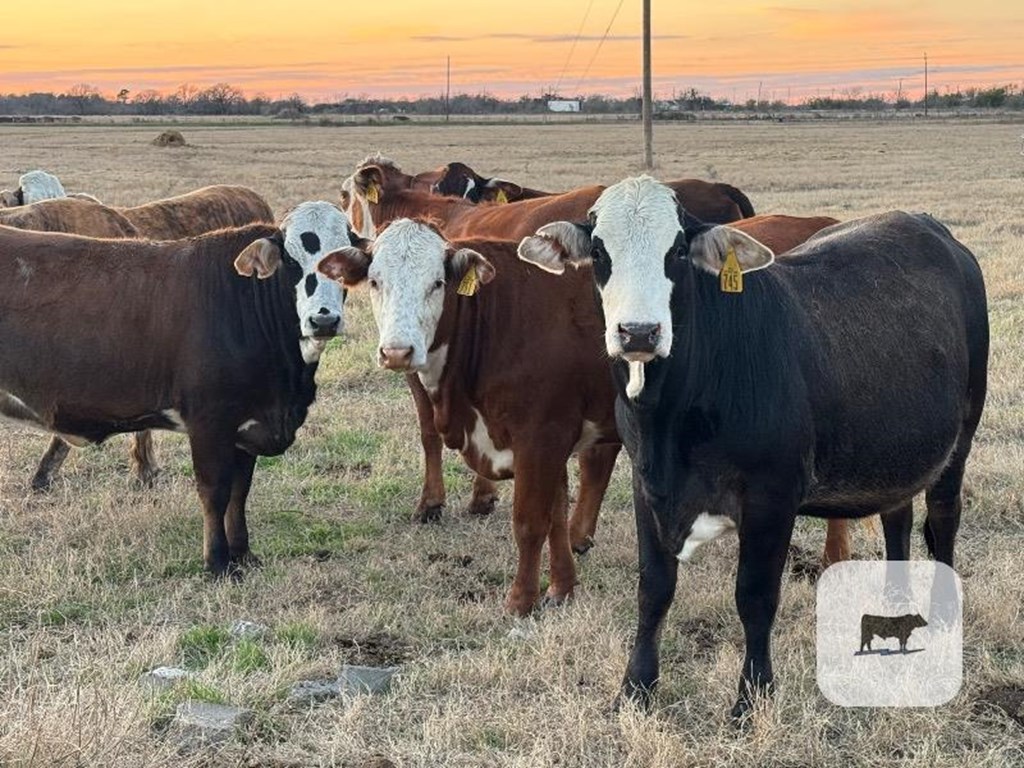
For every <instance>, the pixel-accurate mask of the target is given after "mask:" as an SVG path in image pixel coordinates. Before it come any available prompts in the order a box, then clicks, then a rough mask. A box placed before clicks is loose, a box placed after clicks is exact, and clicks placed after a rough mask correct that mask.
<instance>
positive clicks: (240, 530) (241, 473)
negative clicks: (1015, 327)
mask: <svg viewBox="0 0 1024 768" xmlns="http://www.w3.org/2000/svg"><path fill="white" fill-rule="evenodd" d="M255 468H256V457H255V456H253V455H252V454H251V453H249V452H248V451H243V450H242V449H241V448H235V454H234V474H233V477H232V479H231V498H230V499H229V500H228V508H227V513H226V515H225V517H224V530H225V532H226V533H227V537H228V557H229V558H230V560H231V562H232V563H239V564H245V565H258V564H259V559H258V558H257V557H256V556H255V555H253V554H252V552H251V551H250V550H249V527H248V525H246V522H245V502H246V499H248V498H249V488H250V487H252V473H253V470H254V469H255Z"/></svg>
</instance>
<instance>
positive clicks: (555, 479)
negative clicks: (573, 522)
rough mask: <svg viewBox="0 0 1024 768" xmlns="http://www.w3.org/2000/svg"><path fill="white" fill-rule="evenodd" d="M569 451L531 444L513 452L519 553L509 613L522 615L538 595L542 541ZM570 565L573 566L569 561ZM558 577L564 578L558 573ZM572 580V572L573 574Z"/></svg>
mask: <svg viewBox="0 0 1024 768" xmlns="http://www.w3.org/2000/svg"><path fill="white" fill-rule="evenodd" d="M569 450H570V448H569V447H567V448H565V449H564V450H557V449H553V448H552V447H551V446H549V445H543V444H534V445H531V447H530V448H529V449H521V450H518V451H516V452H515V454H514V455H515V459H514V464H513V473H514V474H515V478H516V483H515V494H514V496H513V501H512V531H513V533H514V535H515V539H516V547H517V549H518V552H519V563H518V565H517V567H516V577H515V581H513V582H512V588H511V590H509V594H508V597H507V598H506V600H505V608H506V609H507V610H508V611H509V613H513V614H516V615H518V616H525V615H526V614H528V613H529V612H530V611H531V610H533V607H534V605H536V603H537V598H538V597H539V595H540V561H541V550H542V549H543V547H544V540H545V539H546V538H547V537H548V534H549V532H550V531H551V520H552V511H553V510H554V508H555V505H556V503H557V501H558V496H559V492H560V491H559V486H560V483H562V482H563V481H564V477H565V472H566V470H565V464H566V462H567V461H568V459H569ZM569 563H570V565H571V567H572V568H573V571H574V572H575V566H574V565H572V558H571V557H570V558H569ZM560 578H562V579H563V582H564V580H565V579H564V576H562V574H560ZM573 579H575V573H574V574H573Z"/></svg>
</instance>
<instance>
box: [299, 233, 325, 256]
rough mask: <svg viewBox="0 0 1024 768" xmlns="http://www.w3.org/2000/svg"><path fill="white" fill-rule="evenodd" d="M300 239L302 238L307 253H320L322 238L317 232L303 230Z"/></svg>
mask: <svg viewBox="0 0 1024 768" xmlns="http://www.w3.org/2000/svg"><path fill="white" fill-rule="evenodd" d="M299 239H300V240H302V247H303V248H305V249H306V253H320V238H319V237H318V236H317V234H316V232H303V233H302V234H301V235H300V236H299Z"/></svg>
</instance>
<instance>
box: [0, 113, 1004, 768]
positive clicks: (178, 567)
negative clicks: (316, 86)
mask: <svg viewBox="0 0 1024 768" xmlns="http://www.w3.org/2000/svg"><path fill="white" fill-rule="evenodd" d="M157 132H158V129H155V128H153V127H151V126H150V127H133V126H102V127H101V126H88V125H80V126H69V127H40V126H4V127H2V128H0V186H8V185H13V184H14V183H16V179H17V175H18V174H19V173H20V172H22V171H26V170H30V169H33V168H37V167H38V168H44V169H47V170H50V171H52V172H54V173H57V174H58V175H59V176H60V177H61V179H62V180H63V182H64V185H65V187H66V188H67V189H68V190H71V191H88V192H91V193H93V194H95V195H97V196H98V197H100V198H101V199H102V200H105V201H107V202H110V203H115V204H120V205H125V204H136V203H141V202H143V201H148V200H152V199H155V198H159V197H164V196H167V195H172V194H177V193H181V192H184V191H187V190H189V189H193V188H195V187H199V186H201V185H205V184H210V183H217V182H230V183H241V184H247V185H250V186H252V187H254V188H255V189H257V190H259V191H260V192H261V193H263V194H264V195H265V196H266V197H267V199H268V200H269V201H270V203H271V205H273V206H274V208H275V209H276V210H277V211H278V212H279V213H280V212H283V211H284V210H285V209H286V208H287V207H289V206H291V205H294V204H296V203H298V202H300V201H302V200H307V199H328V200H336V199H337V192H338V189H339V185H340V182H341V180H342V178H344V176H346V175H347V174H348V173H349V172H350V170H351V168H352V167H353V165H354V163H356V162H357V161H358V160H360V159H362V157H363V156H364V155H366V154H368V153H370V152H372V151H376V150H381V151H383V152H384V153H385V154H387V155H389V156H392V157H393V158H394V159H395V160H397V161H398V162H399V163H400V164H401V165H402V166H403V167H404V168H406V169H408V170H410V171H413V172H415V171H419V170H424V169H428V168H434V167H436V166H438V165H441V164H443V163H444V162H446V161H448V160H454V159H459V160H463V161H465V162H467V163H469V164H470V165H472V166H474V167H477V168H478V169H480V170H482V171H484V172H487V171H493V172H495V173H497V174H500V175H502V176H504V177H507V178H510V179H513V180H516V181H519V182H522V183H525V184H529V185H531V186H537V187H541V188H551V189H563V188H570V187H574V186H577V185H581V184H584V183H591V182H598V181H601V182H612V181H615V180H618V179H620V178H622V177H624V176H626V175H630V174H633V173H635V172H637V171H638V157H639V152H638V151H637V147H638V142H639V127H638V126H636V125H587V126H582V125H572V126H521V127H513V126H507V125H503V126H453V127H451V128H446V127H439V126H430V127H426V126H416V125H408V126H388V127H377V128H371V127H358V128H356V127H351V128H318V127H289V126H273V127H261V128H251V127H250V128H233V127H230V126H226V127H219V128H218V127H204V128H188V127H185V130H184V132H185V138H186V140H187V141H188V142H189V146H188V147H185V148H179V149H160V148H156V147H153V146H152V145H151V144H150V141H151V140H152V139H153V137H154V136H155V135H156V133H157ZM1021 132H1022V125H1021V123H1019V122H1017V123H997V122H967V121H957V122H928V123H924V122H913V123H904V124H898V125H893V124H879V123H861V122H858V123H835V122H822V123H814V124H799V125H791V124H785V125H780V124H775V123H752V124H711V125H704V124H702V125H696V126H694V125H658V126H657V133H656V152H657V157H658V162H659V167H658V169H657V173H658V174H659V175H660V176H662V177H663V178H676V177H685V176H695V177H703V178H712V179H718V180H722V181H728V182H730V183H732V184H735V185H736V186H738V187H740V188H741V189H743V190H744V191H745V192H746V193H747V194H748V195H749V196H750V198H751V200H752V201H753V203H754V206H755V208H756V209H757V210H758V212H761V213H771V212H780V213H790V214H828V215H832V216H835V217H837V218H840V219H847V218H852V217H856V216H860V215H863V214H867V213H871V212H875V211H881V210H885V209H889V208H905V209H908V210H914V211H917V210H921V211H927V212H929V213H931V214H933V215H935V216H936V217H938V218H939V219H940V220H942V221H943V222H945V223H946V224H947V225H948V226H949V227H950V228H951V229H952V230H953V232H954V233H955V234H956V235H957V236H958V237H959V238H960V239H961V240H962V241H963V242H964V243H966V244H967V245H968V246H969V247H970V248H971V249H972V250H973V251H974V252H975V254H977V256H978V257H979V259H980V261H981V264H982V266H983V268H984V271H985V274H986V278H987V281H988V289H989V296H990V317H991V325H992V342H993V343H992V355H991V373H990V383H989V397H988V407H987V412H986V414H985V418H984V420H983V422H982V425H981V429H980V431H979V433H978V436H977V440H976V442H975V446H974V452H973V454H972V456H971V461H970V464H969V466H968V474H967V505H966V512H965V514H964V520H963V526H962V529H961V535H960V539H959V542H958V551H957V557H958V566H959V571H960V573H961V575H962V576H963V582H964V590H965V595H966V599H965V603H966V605H965V625H966V628H965V635H966V636H965V650H964V659H965V673H964V684H963V687H962V689H961V691H960V693H959V695H958V696H957V697H956V698H955V699H954V700H953V701H952V702H951V703H949V704H947V705H945V706H942V707H938V708H936V709H904V710H863V709H842V708H839V707H836V706H833V705H831V704H829V703H828V702H826V701H825V700H824V699H823V698H822V696H821V695H820V694H819V693H818V692H817V689H816V686H815V674H814V626H813V616H814V588H813V585H812V584H810V583H809V582H808V581H806V580H803V579H800V578H797V577H796V576H790V577H789V578H788V579H787V582H786V583H785V584H784V592H783V602H782V607H781V609H780V611H779V616H778V620H777V623H776V627H775V634H774V658H775V663H776V674H777V677H778V682H779V689H778V692H777V694H776V696H775V698H774V700H773V701H772V702H771V703H770V704H767V705H766V706H763V707H762V708H761V709H760V710H759V711H758V712H757V713H756V716H755V718H754V722H753V724H752V725H753V727H751V728H749V729H748V730H747V731H744V732H737V731H735V730H734V729H733V728H732V726H731V725H729V723H728V722H727V720H726V710H727V709H728V707H729V706H730V705H731V704H732V701H733V697H734V694H735V685H736V679H737V675H738V672H739V667H740V663H741V660H742V630H741V626H740V623H739V620H738V618H737V617H736V612H735V608H734V605H733V597H732V594H733V586H732V583H733V576H734V573H735V556H736V543H735V539H724V540H722V541H720V542H718V543H716V544H713V545H709V546H708V547H707V549H706V550H703V551H702V552H701V553H700V555H699V556H698V557H697V558H696V561H695V562H694V563H693V564H691V565H689V566H687V567H686V568H685V569H684V570H683V571H682V575H681V579H680V587H679V591H678V594H677V597H676V602H675V606H674V608H673V611H672V613H671V614H670V617H669V620H668V623H667V627H666V630H665V635H664V639H663V642H662V649H663V670H662V672H663V679H662V684H661V688H660V690H659V692H658V694H657V698H656V708H655V709H654V711H653V712H652V713H651V714H649V715H646V714H640V713H638V712H635V711H625V712H621V713H618V714H613V713H611V712H610V710H609V707H608V704H609V702H610V701H611V699H612V697H613V696H614V694H615V692H616V689H617V686H618V684H619V680H620V677H621V675H622V672H623V669H624V666H625V661H626V653H627V651H628V647H629V643H630V641H631V635H632V632H633V628H634V620H635V616H636V607H635V598H634V591H635V584H636V574H637V567H636V552H635V535H634V530H633V520H632V511H631V504H630V499H629V490H628V471H629V468H628V462H627V461H626V459H625V457H622V458H620V464H619V467H618V469H617V472H616V477H615V479H614V482H613V485H612V487H611V490H610V493H609V496H608V499H607V501H606V503H605V506H604V509H603V511H602V517H601V521H600V524H599V528H598V536H597V546H596V547H595V548H594V549H593V550H592V551H591V552H590V553H589V554H588V555H586V556H585V557H584V558H582V559H581V561H580V582H581V583H580V586H579V588H578V592H577V599H576V600H575V601H574V602H573V603H572V604H570V605H568V606H567V607H565V608H563V609H560V610H554V611H551V612H547V613H544V614H543V615H541V616H539V617H538V618H537V619H532V620H526V621H518V620H513V619H511V618H509V617H507V616H504V615H503V614H502V609H501V608H502V600H503V597H504V593H505V590H506V588H507V586H508V585H509V583H510V580H511V577H512V574H513V570H514V563H515V550H514V545H513V542H512V538H511V532H510V526H509V520H508V517H509V507H508V504H509V499H510V498H511V494H510V493H509V489H508V487H506V488H505V490H504V491H503V498H502V503H501V504H500V505H499V508H498V510H497V512H496V513H495V514H494V515H493V516H491V517H490V518H487V519H482V520H480V519H468V518H466V517H465V516H463V515H462V514H461V509H462V507H463V506H464V503H465V501H466V500H467V499H468V496H469V475H468V473H467V472H466V471H465V470H464V469H463V468H462V466H461V462H460V460H459V459H458V457H457V456H456V455H454V454H449V455H447V458H446V463H445V467H446V475H447V480H448V487H449V509H448V512H447V514H446V516H445V518H444V520H443V521H442V522H441V523H440V524H439V525H432V526H420V525H414V524H411V523H410V522H409V517H410V513H411V512H412V509H413V506H414V504H415V502H416V499H417V498H418V492H419V484H420V457H419V442H418V440H417V438H416V430H415V423H414V419H413V415H412V414H413V410H412V405H411V402H410V399H409V396H408V395H407V394H406V391H405V389H404V387H403V384H402V382H401V379H400V378H399V377H397V376H393V375H388V374H385V373H382V372H378V371H377V370H375V369H374V366H373V365H372V363H371V351H372V349H373V346H374V344H375V340H376V331H375V328H374V326H373V322H372V318H371V317H370V314H369V311H368V302H367V300H366V298H365V296H364V295H362V294H361V293H360V292H355V293H353V294H351V298H350V305H349V306H350V308H349V311H348V335H347V337H346V338H345V339H344V340H343V341H338V342H334V343H332V346H331V348H330V349H329V350H328V351H327V353H326V354H325V356H324V358H323V362H322V365H321V370H320V374H319V382H320V396H319V398H318V401H317V403H316V404H315V406H314V407H313V409H312V413H311V415H310V418H309V420H308V422H307V424H306V426H305V427H304V428H303V429H302V430H301V432H300V434H299V439H298V441H297V443H296V445H295V446H294V447H293V448H292V450H290V451H289V452H288V453H287V454H286V455H285V456H284V457H282V458H273V459H264V460H261V461H260V464H259V469H258V470H257V474H256V481H255V484H254V486H253V491H252V495H251V505H250V525H251V530H252V541H253V547H254V550H255V551H256V552H257V553H258V554H259V555H260V556H261V557H262V558H263V562H264V567H263V568H262V569H260V570H257V571H254V572H252V573H251V574H250V575H249V576H248V578H247V579H245V581H244V582H243V583H240V584H234V583H226V582H225V583H211V582H210V581H208V580H207V579H206V578H204V576H203V575H202V573H201V556H200V555H201V549H200V547H201V523H200V516H199V512H198V502H197V499H196V496H195V493H194V491H193V487H192V471H191V465H190V460H189V455H188V450H187V446H186V442H185V440H184V439H182V438H181V437H179V436H176V435H170V434H165V435H160V436H158V439H157V444H158V450H159V456H160V462H161V464H162V466H163V473H162V475H161V477H160V478H159V480H158V483H157V486H156V488H154V489H152V490H139V489H137V488H135V487H133V485H132V483H131V481H130V479H129V476H128V471H127V456H126V451H125V440H124V439H123V438H118V439H113V440H111V441H110V442H109V443H108V444H107V445H106V446H104V447H102V448H96V449H88V450H82V451H75V452H74V453H73V455H72V457H71V458H70V459H69V461H68V463H67V464H66V466H65V469H64V471H63V473H62V475H61V476H60V479H59V481H58V482H57V483H56V485H55V488H54V489H53V491H52V492H50V493H49V494H46V495H38V494H31V493H29V492H28V491H27V485H28V479H29V477H30V475H31V473H32V471H33V469H34V467H35V462H36V460H37V458H38V457H39V455H40V453H41V451H42V450H43V448H44V446H45V444H46V440H45V438H43V437H41V436H36V435H33V434H31V433H28V432H22V431H18V430H15V429H12V428H10V427H5V428H4V429H3V430H2V431H0V765H5V766H30V765H32V766H154V767H155V766H187V765H239V766H267V767H269V766H276V767H279V768H283V767H284V766H318V765H344V766H369V765H378V766H383V765H390V764H394V765H397V766H403V768H404V767H406V766H467V767H468V766H474V767H475V766H555V765H558V766H637V767H641V766H644V767H646V766H682V765H698V766H732V765H735V766H744V767H746V766H793V767H794V768H795V767H796V766H833V765H844V766H871V767H872V768H877V767H878V766H890V765H894V766H906V767H910V766H921V767H924V766H929V767H932V766H964V765H970V766H993V767H994V766H1010V765H1018V766H1019V765H1024V727H1022V726H1021V725H1020V718H1024V713H1022V714H1021V715H1019V716H1018V720H1017V721H1016V722H1015V721H1014V720H1013V719H1011V718H1010V717H1008V716H1006V715H1004V714H1000V713H999V711H998V710H996V709H994V708H991V707H986V706H984V705H983V704H981V703H980V700H981V699H983V698H991V699H995V700H1007V701H1017V703H1018V704H1019V698H1018V697H1016V696H1015V695H1014V694H1013V690H1012V687H1013V686H1018V687H1019V686H1024V607H1022V601H1024V588H1022V568H1024V560H1022V554H1021V553H1022V551H1024V483H1022V480H1021V477H1020V475H1021V470H1022V468H1024V266H1022V265H1024V221H1022V216H1021V213H1022V207H1021V206H1022V200H1024V156H1021V154H1020V134H1021ZM57 332H59V330H58V331H57ZM892 332H893V333H900V329H899V328H893V329H892ZM139 342H140V343H145V339H140V340H139ZM878 374H879V375H880V376H883V375H885V372H884V371H879V372H878ZM892 427H893V428H894V429H899V428H900V425H899V424H894V425H892ZM506 486H507V484H506ZM920 506H922V505H919V507H920ZM920 515H921V509H918V522H920ZM823 530H824V527H823V525H822V524H821V523H819V522H817V521H811V520H807V521H803V522H802V523H801V524H800V525H799V527H798V531H797V533H796V538H795V541H796V543H797V544H798V545H799V546H800V547H801V548H802V549H803V550H805V551H808V552H812V553H815V554H816V553H817V552H818V551H820V548H821V544H822V539H823ZM856 545H857V549H858V551H859V553H860V554H861V555H862V556H868V557H875V556H877V550H878V546H879V544H878V542H876V541H873V540H871V539H869V538H866V537H865V536H864V535H863V534H862V533H860V532H859V530H858V539H857V541H856ZM913 547H914V552H915V554H916V555H917V556H922V555H923V552H924V546H923V542H922V540H921V537H920V534H919V532H917V531H915V534H914V542H913ZM236 619H247V620H251V621H257V622H261V623H264V624H266V625H268V626H269V627H270V628H271V633H270V634H269V635H268V636H266V637H264V638H262V639H258V640H251V641H241V642H239V641H233V640H230V639H229V638H228V637H227V634H226V633H227V628H228V627H229V626H230V624H231V623H232V622H233V621H235V620H236ZM514 628H515V629H518V630H519V631H518V632H515V633H513V635H512V636H510V630H513V629H514ZM346 661H354V662H357V663H358V662H369V663H400V664H402V673H401V675H400V677H399V678H398V680H397V682H396V684H395V686H394V688H393V690H392V692H391V693H389V694H387V695H385V696H379V697H372V698H359V699H356V700H353V701H351V702H349V703H348V705H347V706H346V705H344V704H343V703H342V702H339V701H335V702H331V703H326V704H323V705H320V706H317V707H314V708H312V709H305V710H293V709H290V708H289V707H288V706H287V705H286V704H285V703H284V701H283V694H284V692H285V691H286V690H287V688H288V687H289V685H290V684H291V683H293V682H294V681H297V680H300V679H305V678H313V677H329V676H332V675H335V674H337V671H338V669H339V668H340V666H341V664H342V663H344V662H346ZM161 664H179V665H186V666H188V667H190V668H191V669H193V670H195V671H196V673H197V677H196V679H195V682H193V683H192V684H190V685H187V686H185V687H184V688H182V689H179V690H176V691H172V692H170V693H166V694H162V695H156V696H154V695H151V694H149V693H147V692H146V691H144V690H143V689H142V688H140V686H139V684H138V682H137V679H138V676H139V674H140V673H142V672H143V671H145V670H147V669H150V668H152V667H154V666H157V665H161ZM1007 686H1010V688H1007ZM993 689H999V690H996V691H994V692H993ZM1007 691H1009V692H1007ZM185 697H194V698H201V699H207V700H213V701H220V700H223V701H230V702H232V703H235V704H239V705H242V706H246V707H250V708H252V710H254V712H255V718H254V720H253V722H252V723H251V724H250V725H249V726H248V728H247V729H246V731H245V732H244V733H243V734H242V736H241V737H240V738H239V739H238V740H236V741H235V742H233V743H232V744H230V745H229V746H227V747H225V748H224V750H223V751H221V752H220V753H218V754H216V755H213V756H211V755H210V754H209V753H200V754H195V755H185V756H182V755H179V754H177V753H176V752H175V747H174V744H173V742H172V741H170V740H167V739H165V738H164V736H163V734H162V728H163V727H164V726H165V725H166V722H167V719H168V716H169V715H170V714H171V713H173V711H174V707H175V705H176V704H177V703H178V702H179V701H180V700H182V699H183V698H185ZM1000 697H1002V698H1000ZM383 758H386V759H387V760H390V761H391V763H388V762H384V761H383V760H382V759H383Z"/></svg>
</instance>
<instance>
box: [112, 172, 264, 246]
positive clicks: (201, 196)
mask: <svg viewBox="0 0 1024 768" xmlns="http://www.w3.org/2000/svg"><path fill="white" fill-rule="evenodd" d="M119 210H120V211H121V213H123V214H124V216H125V217H126V218H127V219H128V220H129V221H131V222H132V224H134V225H135V227H136V229H138V231H139V236H140V237H145V238H149V239H150V240H180V239H182V238H186V237H194V236H196V235H202V234H204V233H206V232H213V231H214V230H217V229H224V228H225V227H241V226H244V225H246V224H258V223H264V224H269V223H272V222H273V221H274V212H273V211H272V210H270V206H269V205H267V201H266V200H264V199H263V198H262V197H260V195H259V194H257V193H256V192H254V191H253V190H251V189H249V188H248V187H242V186H237V185H230V184H214V185H212V186H209V187H203V188H202V189H197V190H194V191H192V192H186V193H185V194H183V195H178V196H176V197H168V198H165V199H163V200H156V201H154V202H151V203H145V204H143V205H136V206H134V207H131V208H120V209H119Z"/></svg>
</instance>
